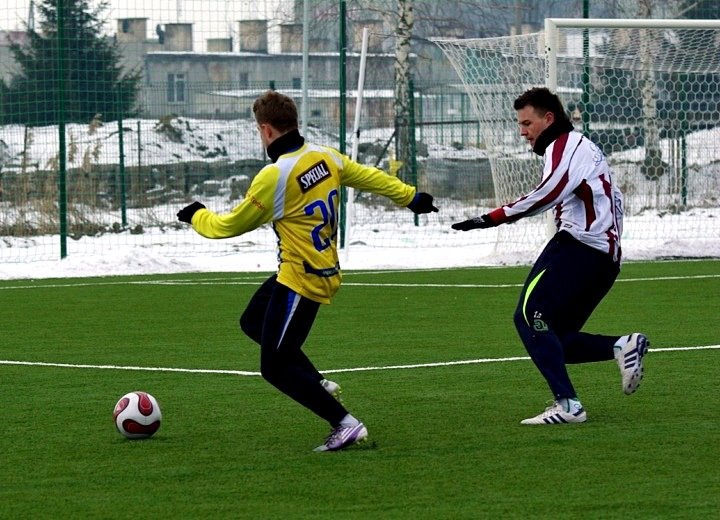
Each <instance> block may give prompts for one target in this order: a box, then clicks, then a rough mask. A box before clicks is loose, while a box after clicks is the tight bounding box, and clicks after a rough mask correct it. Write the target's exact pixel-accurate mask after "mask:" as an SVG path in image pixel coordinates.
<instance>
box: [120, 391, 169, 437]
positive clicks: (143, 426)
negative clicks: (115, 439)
mask: <svg viewBox="0 0 720 520" xmlns="http://www.w3.org/2000/svg"><path fill="white" fill-rule="evenodd" d="M113 421H115V427H116V428H117V431H119V432H120V433H121V434H122V435H124V436H125V437H127V438H128V439H146V438H148V437H150V436H151V435H152V434H153V433H155V432H156V431H158V428H160V421H162V413H161V412H160V406H159V405H158V402H157V401H156V400H155V398H154V397H153V396H151V395H150V394H148V393H147V392H130V393H129V394H125V395H124V396H122V397H121V398H120V400H119V401H118V402H117V404H116V405H115V410H114V411H113Z"/></svg>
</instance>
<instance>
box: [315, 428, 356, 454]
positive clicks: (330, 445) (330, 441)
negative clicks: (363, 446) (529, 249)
mask: <svg viewBox="0 0 720 520" xmlns="http://www.w3.org/2000/svg"><path fill="white" fill-rule="evenodd" d="M367 436H368V431H367V428H365V425H364V424H363V423H357V424H356V425H355V426H342V425H340V426H337V427H336V428H333V429H332V430H331V431H330V435H328V438H327V439H325V442H324V443H323V444H321V445H320V446H318V447H317V448H315V449H314V450H313V451H338V450H342V449H343V448H347V447H348V446H352V445H353V444H358V443H361V442H364V441H365V440H367Z"/></svg>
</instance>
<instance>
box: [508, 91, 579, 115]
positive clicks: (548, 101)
mask: <svg viewBox="0 0 720 520" xmlns="http://www.w3.org/2000/svg"><path fill="white" fill-rule="evenodd" d="M526 106H531V107H533V108H534V109H535V111H536V112H537V113H538V114H539V115H541V116H544V115H545V114H546V113H548V112H552V113H553V114H555V120H556V121H563V120H565V121H570V119H569V118H568V115H567V112H565V107H563V104H562V101H560V98H559V97H557V94H553V93H552V92H550V90H548V89H547V88H545V87H533V88H531V89H530V90H526V91H525V92H523V93H522V94H521V95H520V96H519V97H518V98H517V99H516V100H515V102H514V103H513V108H515V110H520V109H523V108H525V107H526Z"/></svg>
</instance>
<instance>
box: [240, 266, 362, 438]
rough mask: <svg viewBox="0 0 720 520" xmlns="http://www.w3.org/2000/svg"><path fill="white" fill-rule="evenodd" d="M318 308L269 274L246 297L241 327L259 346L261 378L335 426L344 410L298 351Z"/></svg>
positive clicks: (317, 304) (343, 415)
mask: <svg viewBox="0 0 720 520" xmlns="http://www.w3.org/2000/svg"><path fill="white" fill-rule="evenodd" d="M319 307H320V304H319V303H317V302H314V301H312V300H310V299H308V298H305V297H303V296H300V295H299V294H297V293H296V292H295V291H292V290H291V289H289V288H288V287H286V286H284V285H282V284H280V283H278V282H277V276H276V275H273V276H271V277H270V278H268V279H267V280H266V281H265V282H264V283H263V284H262V285H261V286H260V288H259V289H258V290H257V292H255V294H254V295H253V297H252V298H251V299H250V302H249V303H248V306H247V308H246V309H245V311H244V312H243V314H242V316H241V317H240V328H241V329H242V330H243V332H244V333H245V334H247V336H248V337H249V338H250V339H252V340H253V341H255V342H256V343H258V344H259V345H260V373H261V374H262V376H263V378H264V379H265V380H266V381H267V382H268V383H270V384H271V385H273V386H274V387H275V388H277V389H278V390H280V391H281V392H282V393H284V394H286V395H287V396H289V397H290V398H292V399H294V400H295V401H297V402H298V403H300V404H301V405H303V406H304V407H306V408H308V409H309V410H311V411H312V412H314V413H315V414H316V415H318V416H320V417H322V418H323V419H325V420H326V421H328V422H329V423H330V425H331V426H333V427H334V426H337V425H338V424H340V420H341V419H342V418H343V417H345V415H347V413H348V412H347V410H346V409H345V408H344V407H343V406H342V405H341V404H340V403H338V402H337V401H336V400H335V398H333V397H332V396H331V395H330V394H329V393H327V392H326V391H325V389H324V388H323V387H322V385H321V384H320V381H321V380H322V379H323V376H322V375H321V374H320V372H318V371H317V369H316V368H315V366H314V365H313V364H312V362H311V361H310V359H308V357H307V356H306V355H305V353H304V352H303V351H302V346H303V344H304V343H305V340H306V339H307V337H308V334H309V333H310V329H311V328H312V326H313V323H314V322H315V317H316V316H317V312H318V309H319Z"/></svg>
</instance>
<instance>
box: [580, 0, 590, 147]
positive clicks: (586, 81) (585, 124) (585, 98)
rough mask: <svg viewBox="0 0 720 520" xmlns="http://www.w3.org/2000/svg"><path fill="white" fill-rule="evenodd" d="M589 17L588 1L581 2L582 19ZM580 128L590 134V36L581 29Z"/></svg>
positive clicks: (585, 30)
mask: <svg viewBox="0 0 720 520" xmlns="http://www.w3.org/2000/svg"><path fill="white" fill-rule="evenodd" d="M589 17H590V0H583V18H589ZM582 85H583V86H582V89H583V91H582V112H581V115H582V128H583V133H584V134H586V135H587V134H588V133H589V132H590V111H589V110H588V106H589V105H590V34H589V30H588V29H583V72H582Z"/></svg>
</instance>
